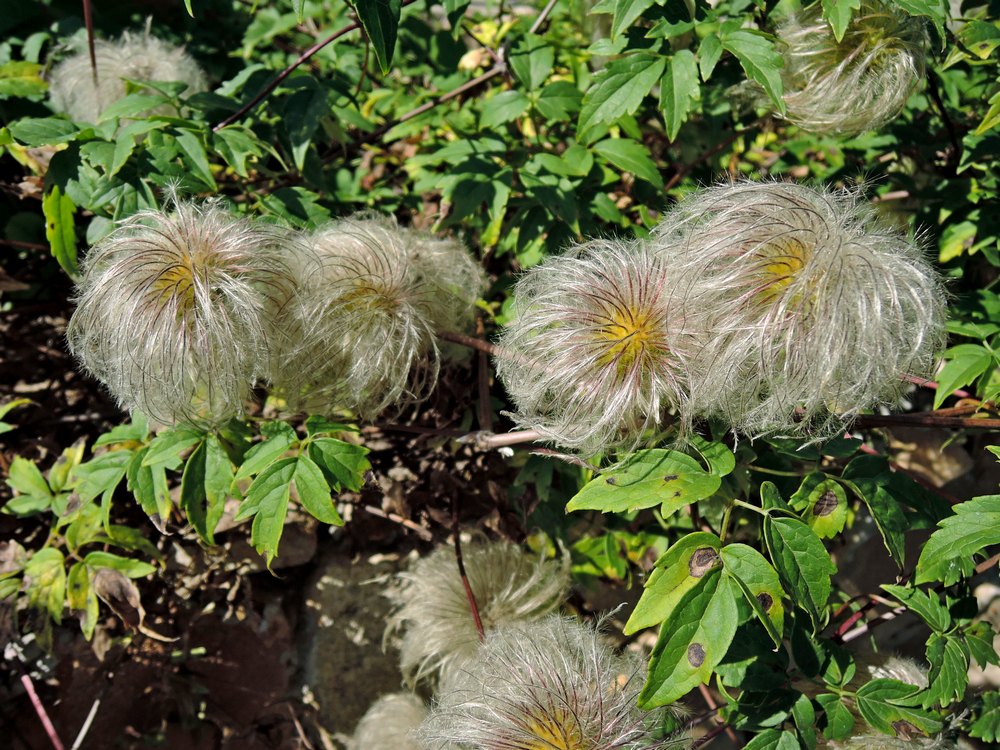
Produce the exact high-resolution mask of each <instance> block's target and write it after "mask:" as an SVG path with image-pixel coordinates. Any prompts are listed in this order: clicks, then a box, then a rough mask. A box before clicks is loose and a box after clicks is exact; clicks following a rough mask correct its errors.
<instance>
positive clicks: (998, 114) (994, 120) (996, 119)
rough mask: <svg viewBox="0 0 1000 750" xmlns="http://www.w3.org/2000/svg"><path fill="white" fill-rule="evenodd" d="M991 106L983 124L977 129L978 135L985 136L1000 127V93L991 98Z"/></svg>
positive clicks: (984, 116)
mask: <svg viewBox="0 0 1000 750" xmlns="http://www.w3.org/2000/svg"><path fill="white" fill-rule="evenodd" d="M989 104H990V108H989V109H988V110H987V111H986V114H985V115H983V119H982V122H980V123H979V126H978V127H977V128H976V135H983V134H984V133H987V132H989V131H990V130H993V128H995V127H996V126H997V125H1000V91H998V92H996V93H995V94H994V95H993V96H991V97H990V102H989Z"/></svg>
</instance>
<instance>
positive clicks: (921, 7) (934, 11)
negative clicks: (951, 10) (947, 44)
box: [896, 0, 948, 40]
mask: <svg viewBox="0 0 1000 750" xmlns="http://www.w3.org/2000/svg"><path fill="white" fill-rule="evenodd" d="M896 5H898V6H899V7H900V8H902V9H903V10H904V11H906V12H907V13H909V14H910V15H911V16H924V17H926V18H929V19H931V23H933V24H934V28H935V30H936V31H937V33H938V38H939V39H941V40H944V39H945V38H946V37H945V31H944V24H945V22H946V21H947V20H948V12H947V10H946V9H945V7H944V5H943V4H942V2H941V0H896Z"/></svg>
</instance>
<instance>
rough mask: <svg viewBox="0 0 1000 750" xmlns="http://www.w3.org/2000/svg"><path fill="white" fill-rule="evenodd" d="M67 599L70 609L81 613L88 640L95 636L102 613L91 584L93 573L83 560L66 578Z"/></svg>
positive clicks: (85, 636)
mask: <svg viewBox="0 0 1000 750" xmlns="http://www.w3.org/2000/svg"><path fill="white" fill-rule="evenodd" d="M66 601H67V603H68V604H69V608H70V610H72V611H74V612H79V613H80V630H81V631H83V637H84V638H86V639H87V640H88V641H89V640H90V639H91V638H92V637H93V636H94V628H95V627H96V626H97V618H98V616H99V615H100V612H99V605H98V602H97V593H96V592H95V591H94V587H93V586H91V575H90V571H89V570H88V569H87V566H86V564H85V563H83V562H78V563H75V564H74V565H73V567H72V568H70V569H69V575H68V576H67V578H66Z"/></svg>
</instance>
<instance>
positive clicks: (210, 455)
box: [181, 435, 233, 544]
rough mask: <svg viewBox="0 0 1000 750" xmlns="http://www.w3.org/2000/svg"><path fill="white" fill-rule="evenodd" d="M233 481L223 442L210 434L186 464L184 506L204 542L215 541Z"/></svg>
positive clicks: (230, 464) (182, 498) (183, 481)
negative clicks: (217, 527)
mask: <svg viewBox="0 0 1000 750" xmlns="http://www.w3.org/2000/svg"><path fill="white" fill-rule="evenodd" d="M232 483H233V465H232V463H231V462H230V460H229V456H228V455H227V454H226V451H225V449H224V448H223V447H222V443H220V442H219V438H218V437H216V436H215V435H208V436H206V437H205V440H204V441H203V442H201V443H200V444H199V445H198V447H197V448H196V449H195V451H194V452H193V453H192V454H191V455H190V456H189V457H188V460H187V462H186V463H185V464H184V475H183V477H182V479H181V507H182V508H183V509H184V512H185V513H186V514H187V517H188V521H189V522H190V523H191V525H192V526H193V527H194V530H195V531H196V532H198V536H200V537H201V538H202V539H203V540H205V542H207V543H208V544H215V527H216V526H218V525H219V521H220V520H221V518H222V513H223V511H224V510H225V506H226V497H227V496H228V494H229V488H230V487H231V486H232Z"/></svg>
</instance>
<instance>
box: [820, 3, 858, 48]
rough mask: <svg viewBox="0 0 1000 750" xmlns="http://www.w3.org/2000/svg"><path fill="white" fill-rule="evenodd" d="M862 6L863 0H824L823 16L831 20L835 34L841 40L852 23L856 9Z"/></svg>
mask: <svg viewBox="0 0 1000 750" xmlns="http://www.w3.org/2000/svg"><path fill="white" fill-rule="evenodd" d="M860 7H861V0H823V17H824V18H826V20H827V21H829V22H830V27H831V28H832V29H833V36H834V38H835V39H836V40H837V41H838V42H839V41H840V40H841V39H843V38H844V32H845V31H847V27H848V26H849V25H850V23H851V16H852V15H854V11H856V10H857V9H858V8H860Z"/></svg>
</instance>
